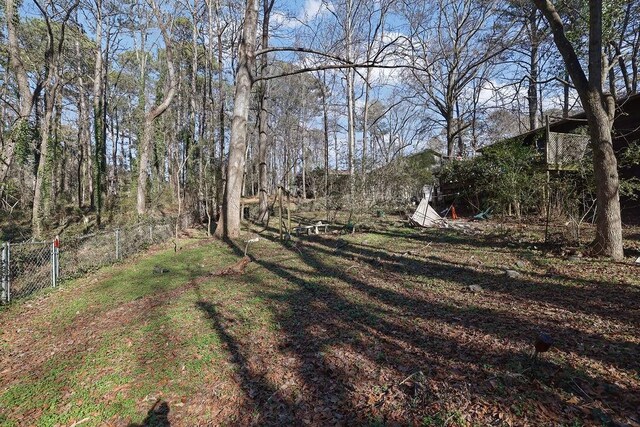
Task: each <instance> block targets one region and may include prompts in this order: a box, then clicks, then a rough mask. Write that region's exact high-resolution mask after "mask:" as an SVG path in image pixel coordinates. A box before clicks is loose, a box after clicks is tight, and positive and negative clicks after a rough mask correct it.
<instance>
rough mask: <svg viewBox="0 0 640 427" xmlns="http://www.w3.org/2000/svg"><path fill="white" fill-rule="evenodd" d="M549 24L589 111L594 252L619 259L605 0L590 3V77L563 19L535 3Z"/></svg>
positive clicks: (545, 0)
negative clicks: (605, 63)
mask: <svg viewBox="0 0 640 427" xmlns="http://www.w3.org/2000/svg"><path fill="white" fill-rule="evenodd" d="M534 1H535V4H536V6H537V7H538V8H539V9H540V10H541V11H542V13H543V14H544V16H545V18H546V19H547V21H548V22H549V25H550V27H551V30H552V32H553V37H554V41H555V43H556V46H557V47H558V50H559V51H560V54H561V55H562V57H563V59H564V62H565V64H566V65H567V70H568V72H569V74H570V75H571V80H572V81H573V83H574V85H575V87H576V90H577V92H578V95H579V96H580V100H581V101H582V106H583V108H584V110H585V113H586V116H587V121H588V124H589V132H590V135H591V146H592V148H593V167H594V173H595V181H596V216H597V218H596V238H595V241H594V242H593V248H594V253H595V254H598V255H604V256H608V257H611V258H613V259H616V260H619V259H622V258H623V257H624V252H623V246H622V221H621V217H620V195H619V187H620V184H619V180H618V165H617V160H616V157H615V154H614V151H613V142H612V135H611V133H612V127H613V119H614V114H615V99H614V98H613V97H612V96H611V95H606V94H604V93H603V91H602V85H603V79H602V75H603V69H602V1H600V0H590V1H589V58H588V59H589V61H588V63H589V68H588V71H589V77H588V78H587V76H586V75H585V72H584V70H583V69H582V66H581V64H580V61H579V59H578V56H577V55H576V52H575V50H574V48H573V46H572V44H571V42H570V41H569V40H568V39H567V37H566V35H565V32H564V26H563V23H562V19H561V18H560V16H559V15H558V13H557V11H556V9H555V7H554V5H553V4H552V3H551V2H550V1H549V0H534Z"/></svg>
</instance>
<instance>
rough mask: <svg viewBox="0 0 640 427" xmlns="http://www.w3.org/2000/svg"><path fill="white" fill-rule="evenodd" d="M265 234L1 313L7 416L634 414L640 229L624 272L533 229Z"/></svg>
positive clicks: (41, 420) (259, 419)
mask: <svg viewBox="0 0 640 427" xmlns="http://www.w3.org/2000/svg"><path fill="white" fill-rule="evenodd" d="M299 220H301V219H299ZM257 233H259V236H260V240H259V241H258V242H256V243H252V244H250V246H249V250H248V255H249V258H250V260H251V262H249V263H248V264H246V262H244V265H241V264H243V262H242V261H239V260H241V259H242V256H243V251H244V248H245V243H244V241H243V240H239V241H237V242H226V243H225V242H220V241H216V240H207V239H198V240H196V239H190V240H185V241H183V242H182V244H181V246H180V247H179V248H178V249H177V250H176V251H175V252H174V250H173V247H171V248H166V249H158V248H156V249H155V250H154V251H153V252H152V253H150V254H148V255H145V256H142V257H139V258H137V259H134V260H131V261H128V262H127V263H125V264H121V265H117V266H115V267H112V268H109V269H104V270H101V271H100V272H99V273H97V274H96V275H94V276H92V277H89V278H86V279H81V280H77V281H74V282H70V283H68V284H66V285H64V286H63V287H62V288H61V289H59V290H55V291H52V292H48V293H44V294H42V295H39V296H36V297H35V298H34V299H31V300H26V301H22V302H19V303H17V304H14V305H13V306H11V307H9V308H8V309H5V310H3V311H1V312H0V324H1V325H2V326H1V331H0V334H1V335H0V424H3V425H4V424H6V425H51V426H54V425H60V426H62V425H66V426H71V425H74V426H75V425H83V426H84V425H129V426H134V425H173V426H192V425H314V426H326V425H345V426H348V425H421V426H467V425H477V426H485V425H505V426H508V425H513V426H560V425H565V426H579V425H588V426H591V425H619V426H638V425H640V308H639V307H640V305H639V304H638V302H639V301H640V279H638V276H639V273H640V264H635V263H634V260H635V258H636V257H638V256H640V230H639V229H630V228H629V229H626V230H625V235H626V239H627V240H626V247H627V248H628V251H627V254H628V255H629V256H628V257H627V258H626V259H625V261H624V262H618V263H613V262H608V261H605V260H599V259H593V258H589V257H588V256H586V255H585V254H584V253H583V252H584V251H583V250H582V249H580V248H572V247H566V246H562V245H561V244H560V243H558V242H557V241H553V239H552V242H551V243H548V244H546V245H545V244H544V243H543V242H542V237H541V236H542V233H543V228H542V226H541V225H539V224H538V225H536V224H531V223H529V224H508V225H504V224H501V225H499V224H495V223H481V224H478V223H470V224H469V225H467V226H465V227H459V228H456V229H436V230H434V229H430V230H422V229H415V228H409V227H406V226H405V225H404V224H403V223H402V222H401V221H400V220H399V219H396V218H387V219H385V220H383V221H381V220H376V221H374V222H373V225H367V226H363V227H361V228H360V229H359V230H358V229H357V232H356V233H353V234H339V233H337V232H336V233H328V234H321V235H311V236H302V237H299V238H294V239H293V240H291V241H288V242H285V243H282V242H280V241H279V240H278V239H277V232H276V230H273V229H270V230H266V231H265V230H262V229H260V228H258V227H252V229H251V230H250V233H248V234H247V237H251V236H253V235H254V234H257ZM589 233H592V230H590V229H587V230H585V233H584V236H583V237H584V238H585V239H587V238H588V237H589ZM554 236H556V237H557V233H556V234H554ZM156 265H161V266H162V267H163V268H162V269H156V268H155V267H154V266H156ZM234 266H241V268H234ZM165 267H166V274H165V273H164V268H165ZM154 271H160V272H161V273H160V274H155V273H154ZM541 332H543V333H545V334H547V335H548V336H550V337H551V339H552V341H553V345H552V346H551V349H550V350H549V351H547V352H545V353H542V354H540V355H539V357H538V359H537V360H536V361H534V360H533V359H532V357H531V356H532V354H533V350H534V343H535V341H536V338H537V337H538V336H539V334H540V333H541Z"/></svg>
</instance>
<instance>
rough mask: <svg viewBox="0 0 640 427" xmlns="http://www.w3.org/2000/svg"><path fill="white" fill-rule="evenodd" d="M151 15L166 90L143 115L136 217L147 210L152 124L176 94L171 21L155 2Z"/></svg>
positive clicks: (152, 2)
mask: <svg viewBox="0 0 640 427" xmlns="http://www.w3.org/2000/svg"><path fill="white" fill-rule="evenodd" d="M150 4H151V7H152V8H153V13H154V15H155V17H156V21H157V24H158V27H159V28H160V32H161V33H162V39H163V40H164V45H165V57H166V64H167V72H168V75H169V82H168V85H169V87H168V90H167V92H166V95H165V96H164V99H163V100H162V102H160V103H159V104H157V105H156V106H154V107H153V108H151V109H150V110H149V111H148V112H146V113H145V115H144V122H143V131H142V140H141V141H140V147H139V159H138V193H137V211H138V215H144V214H145V213H146V210H147V179H148V177H149V154H150V153H149V151H150V149H151V139H152V136H153V122H154V120H155V119H157V118H158V117H160V116H161V115H162V114H163V113H164V112H165V111H166V110H167V108H169V105H171V101H173V97H174V96H175V94H176V86H177V79H176V72H175V67H174V63H173V52H172V43H171V34H170V30H171V25H172V24H171V19H168V20H166V19H167V14H163V13H162V11H161V10H160V8H159V7H158V5H157V4H156V2H155V0H150Z"/></svg>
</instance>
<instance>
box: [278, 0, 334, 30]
mask: <svg viewBox="0 0 640 427" xmlns="http://www.w3.org/2000/svg"><path fill="white" fill-rule="evenodd" d="M331 8H332V6H331V3H326V2H324V1H322V0H305V2H304V4H303V5H302V7H301V8H300V10H299V11H297V13H287V12H284V11H274V12H272V14H271V22H272V24H273V26H274V27H276V28H285V29H295V28H298V27H300V26H302V25H307V24H309V23H310V22H312V21H314V20H316V19H318V18H320V17H321V16H323V15H324V14H325V13H327V12H329V11H330V10H331Z"/></svg>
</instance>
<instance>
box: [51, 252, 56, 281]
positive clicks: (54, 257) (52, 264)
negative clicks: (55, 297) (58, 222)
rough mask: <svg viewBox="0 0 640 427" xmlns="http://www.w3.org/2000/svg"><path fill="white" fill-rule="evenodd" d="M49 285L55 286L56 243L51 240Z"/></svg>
mask: <svg viewBox="0 0 640 427" xmlns="http://www.w3.org/2000/svg"><path fill="white" fill-rule="evenodd" d="M51 287H53V288H55V287H56V244H55V243H54V242H51Z"/></svg>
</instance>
